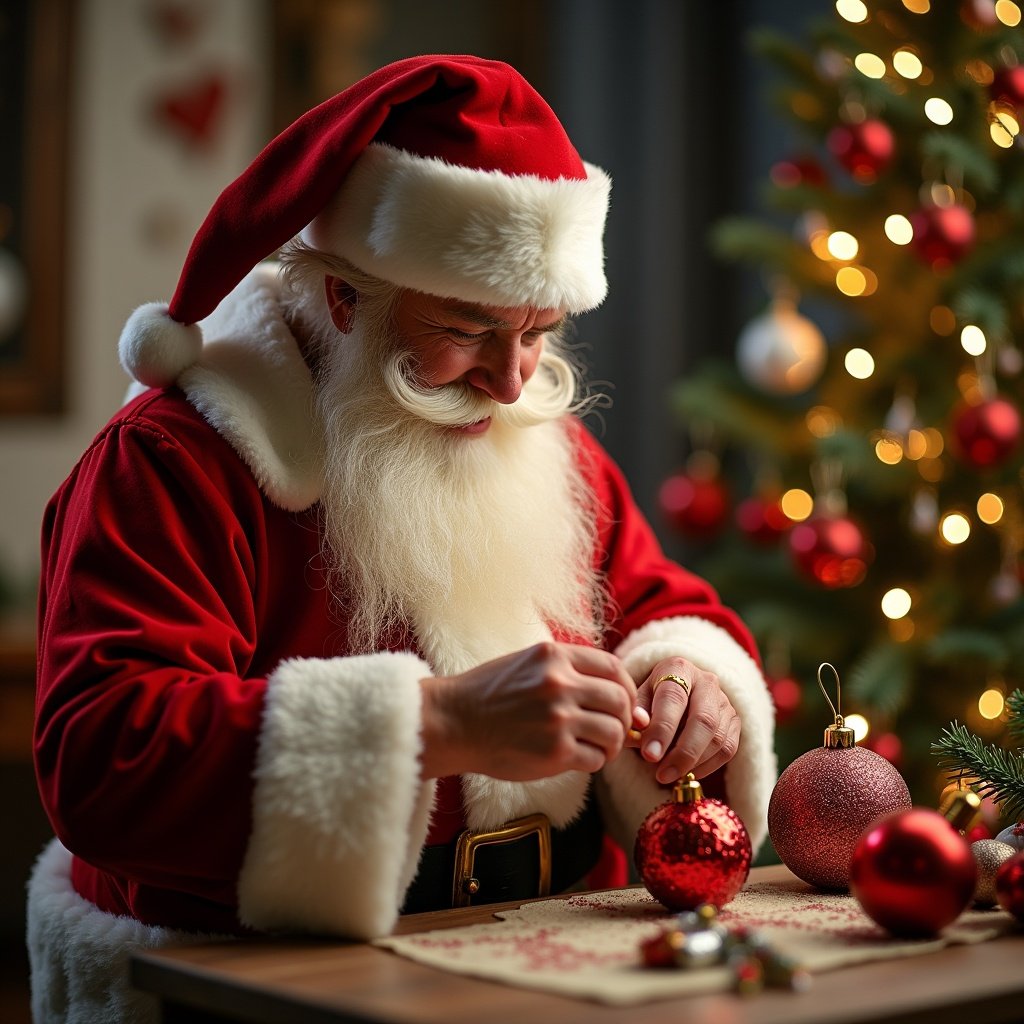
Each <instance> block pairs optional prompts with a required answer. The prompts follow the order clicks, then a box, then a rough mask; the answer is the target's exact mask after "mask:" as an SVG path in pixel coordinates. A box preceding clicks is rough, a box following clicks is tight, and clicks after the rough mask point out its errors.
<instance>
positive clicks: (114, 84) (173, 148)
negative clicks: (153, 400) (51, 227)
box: [0, 0, 268, 602]
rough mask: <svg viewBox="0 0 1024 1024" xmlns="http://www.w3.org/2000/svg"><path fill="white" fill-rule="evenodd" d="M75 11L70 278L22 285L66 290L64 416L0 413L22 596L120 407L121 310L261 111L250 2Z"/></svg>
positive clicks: (5, 554)
mask: <svg viewBox="0 0 1024 1024" xmlns="http://www.w3.org/2000/svg"><path fill="white" fill-rule="evenodd" d="M73 6H74V7H75V8H76V11H75V15H74V19H75V27H74V44H73V68H72V78H71V84H70V120H71V124H70V131H71V137H70V140H69V141H70V147H69V163H70V174H69V178H68V185H69V193H70V194H69V197H68V199H69V201H68V208H69V213H70V217H69V223H68V225H67V235H66V238H67V254H66V270H67V275H66V278H62V277H61V275H60V273H59V272H58V271H57V270H56V269H55V270H54V273H53V274H52V276H47V277H46V279H45V280H33V281H32V282H31V287H32V288H33V289H38V290H39V291H40V293H41V294H42V295H43V297H44V298H43V300H44V301H47V298H46V297H47V296H48V295H52V294H53V293H55V292H56V290H57V289H63V290H64V298H65V302H66V307H67V336H66V339H65V375H66V394H67V403H66V411H65V413H64V414H62V415H59V416H53V417H46V418H43V417H38V418H36V417H18V418H2V417H0V481H3V483H2V488H0V489H2V495H3V498H2V503H0V577H3V578H4V579H5V580H6V582H7V585H8V586H9V587H11V586H13V587H14V589H15V590H16V591H17V592H18V594H17V596H18V597H19V598H20V599H21V600H22V602H30V601H31V600H32V596H31V595H32V592H33V591H34V586H35V580H36V574H37V563H38V534H39V524H40V521H41V517H42V512H43V507H44V505H45V503H46V501H47V499H48V498H49V496H50V494H51V493H52V492H53V491H54V490H55V489H56V487H57V486H58V485H59V483H60V482H61V480H62V479H63V478H64V477H65V475H66V474H67V473H68V472H69V470H70V469H71V467H72V466H73V464H74V462H75V461H76V459H77V458H78V456H79V455H80V454H81V452H82V451H83V450H84V448H85V447H86V446H87V444H88V443H89V441H90V440H91V438H92V437H93V436H94V434H95V433H96V431H97V430H98V429H99V428H100V427H101V426H102V425H103V424H104V423H105V422H106V420H107V418H108V417H109V416H110V414H111V412H112V411H113V410H115V409H116V408H117V406H118V405H119V404H120V401H121V396H122V394H123V392H124V388H125V384H126V378H125V376H124V373H123V371H122V370H121V368H120V366H119V364H118V362H117V339H118V336H119V334H120V331H121V327H122V325H123V323H124V320H125V318H126V317H127V315H128V314H129V313H130V312H131V310H132V309H133V308H134V307H135V306H136V305H138V304H139V303H142V302H146V301H151V300H156V299H167V298H169V297H170V294H171V292H172V291H173V288H174V284H175V282H176V280H177V276H178V271H179V269H180V267H181V263H182V260H183V259H184V256H185V252H186V251H187V248H188V244H189V242H190V241H191V238H192V234H193V233H194V231H195V229H196V227H197V226H198V224H199V223H200V221H201V219H202V217H203V216H204V215H205V213H206V210H207V208H208V207H209V205H210V203H211V202H212V201H213V199H214V198H215V197H216V195H217V193H218V192H219V191H220V189H221V187H222V186H223V184H224V183H226V182H227V181H228V180H230V178H231V177H233V176H234V174H236V173H237V172H238V170H240V169H241V167H243V166H244V165H245V163H246V162H247V161H248V159H249V157H250V156H251V154H252V153H253V152H254V151H255V150H256V149H257V148H258V147H259V146H260V145H261V144H262V142H263V141H264V140H265V138H266V132H267V121H268V117H267V107H268V105H267V99H266V92H267V85H268V83H267V81H266V77H265V74H264V69H265V67H266V65H267V57H266V54H267V27H266V21H265V19H264V18H261V17H260V18H254V17H253V10H254V8H255V9H256V10H260V9H261V7H260V5H254V4H253V3H252V2H251V0H216V2H211V3H208V4H194V5H187V4H183V5H180V6H181V8H182V9H183V10H185V11H188V10H190V9H194V19H193V24H192V25H191V26H189V25H186V24H180V23H179V24H174V23H173V22H167V21H160V20H159V15H160V11H161V9H165V10H168V11H169V10H170V8H172V7H173V5H170V4H163V5H161V4H158V3H153V2H147V0H79V2H78V3H77V4H74V5H73ZM214 81H222V82H223V88H222V90H221V91H220V96H221V99H220V100H217V101H216V102H214V101H212V100H211V99H210V97H211V96H213V95H214V93H215V92H216V90H213V91H210V88H209V84H210V83H211V82H214ZM204 90H205V91H204ZM204 103H206V104H207V106H205V107H204V105H203V104H204ZM211 109H212V111H213V112H212V113H210V110H211ZM161 110H163V111H164V113H163V114H161V113H160V111H161ZM174 111H176V112H177V115H176V116H177V120H175V114H174V113H173V112H174ZM204 116H205V117H208V118H210V119H211V120H208V121H206V122H205V125H204V123H203V118H204ZM204 130H205V132H206V137H205V138H201V137H200V136H202V134H203V131H204Z"/></svg>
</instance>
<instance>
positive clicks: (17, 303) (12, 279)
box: [0, 249, 28, 342]
mask: <svg viewBox="0 0 1024 1024" xmlns="http://www.w3.org/2000/svg"><path fill="white" fill-rule="evenodd" d="M27 304H28V281H27V279H26V277H25V270H24V268H23V267H22V265H21V261H20V260H18V258H17V257H16V256H15V255H14V253H12V252H10V251H9V250H7V249H0V342H2V341H4V340H6V339H7V338H9V337H10V336H11V335H12V334H13V333H14V332H15V331H16V330H17V329H18V328H19V327H20V326H21V323H22V320H23V319H24V316H25V307H26V306H27Z"/></svg>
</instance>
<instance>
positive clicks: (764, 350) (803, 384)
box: [736, 299, 826, 395]
mask: <svg viewBox="0 0 1024 1024" xmlns="http://www.w3.org/2000/svg"><path fill="white" fill-rule="evenodd" d="M825 356H826V345H825V339H824V337H823V336H822V333H821V331H819V330H818V328H817V326H815V324H813V323H812V322H811V321H810V320H808V319H807V317H805V316H802V315H801V314H800V313H798V312H797V310H796V307H795V305H794V304H793V303H792V302H790V301H787V300H783V299H776V300H775V301H774V302H773V303H772V305H771V308H770V309H769V310H768V311H767V312H766V313H763V314H762V315H761V316H759V317H755V318H754V319H753V320H751V321H750V323H748V324H747V326H746V327H744V328H743V330H742V331H741V332H740V336H739V340H738V341H737V343H736V362H737V364H738V365H739V368H740V372H741V373H742V374H743V376H744V378H745V379H746V380H747V381H748V382H749V383H751V384H753V385H754V386H755V387H758V388H760V389H761V390H762V391H767V392H769V393H771V394H774V395H796V394H800V392H802V391H806V390H807V389H808V388H809V387H811V385H812V384H814V383H815V381H817V380H818V378H819V377H820V376H821V373H822V370H824V368H825Z"/></svg>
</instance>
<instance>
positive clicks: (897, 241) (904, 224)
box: [885, 213, 914, 245]
mask: <svg viewBox="0 0 1024 1024" xmlns="http://www.w3.org/2000/svg"><path fill="white" fill-rule="evenodd" d="M885 237H886V238H888V239H889V241H890V242H892V243H893V244H894V245H907V244H908V243H909V242H912V241H913V240H914V228H913V226H912V225H911V223H910V221H909V220H908V219H907V218H906V217H904V216H903V214H902V213H893V214H890V215H889V216H888V217H886V218H885Z"/></svg>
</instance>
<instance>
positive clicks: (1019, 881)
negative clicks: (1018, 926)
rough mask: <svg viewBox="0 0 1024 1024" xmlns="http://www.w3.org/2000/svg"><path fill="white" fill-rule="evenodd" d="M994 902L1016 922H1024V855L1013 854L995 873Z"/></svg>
mask: <svg viewBox="0 0 1024 1024" xmlns="http://www.w3.org/2000/svg"><path fill="white" fill-rule="evenodd" d="M996 900H997V901H998V902H999V906H1001V907H1002V908H1003V910H1005V911H1006V912H1007V913H1008V914H1012V915H1013V916H1014V917H1015V918H1017V920H1018V921H1024V853H1015V854H1014V855H1013V856H1012V857H1009V858H1007V859H1006V860H1004V861H1003V863H1002V864H1000V865H999V870H998V871H997V872H996Z"/></svg>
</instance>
